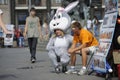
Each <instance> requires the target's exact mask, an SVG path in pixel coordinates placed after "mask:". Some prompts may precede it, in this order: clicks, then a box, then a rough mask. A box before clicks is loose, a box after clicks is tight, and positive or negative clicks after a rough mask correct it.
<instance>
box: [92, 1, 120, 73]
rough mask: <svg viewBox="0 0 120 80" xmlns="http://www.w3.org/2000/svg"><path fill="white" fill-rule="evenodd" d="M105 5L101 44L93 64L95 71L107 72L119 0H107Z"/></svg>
mask: <svg viewBox="0 0 120 80" xmlns="http://www.w3.org/2000/svg"><path fill="white" fill-rule="evenodd" d="M105 5H106V7H105V16H104V19H103V25H102V28H101V29H100V36H99V37H100V38H99V46H98V48H97V50H96V53H95V54H94V57H93V65H92V66H93V69H94V70H95V71H99V72H105V73H106V72H107V68H106V66H107V62H106V57H107V55H108V53H109V50H110V46H111V43H112V39H113V35H114V30H115V25H116V20H117V15H118V0H105Z"/></svg>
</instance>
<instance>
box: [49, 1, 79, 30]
mask: <svg viewBox="0 0 120 80" xmlns="http://www.w3.org/2000/svg"><path fill="white" fill-rule="evenodd" d="M78 2H79V1H75V2H73V3H71V4H69V5H68V6H67V7H66V8H62V7H60V8H58V9H57V11H56V13H55V15H54V17H53V19H52V20H51V21H50V24H49V25H50V30H51V31H52V32H53V31H54V30H55V29H60V30H62V31H66V30H67V29H68V28H69V26H70V24H71V18H70V16H69V15H68V12H69V11H70V10H71V9H72V8H74V7H75V6H76V5H77V4H78Z"/></svg>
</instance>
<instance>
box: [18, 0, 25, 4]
mask: <svg viewBox="0 0 120 80" xmlns="http://www.w3.org/2000/svg"><path fill="white" fill-rule="evenodd" d="M18 4H26V0H18Z"/></svg>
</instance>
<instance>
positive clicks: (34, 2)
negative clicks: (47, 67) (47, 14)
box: [31, 0, 41, 6]
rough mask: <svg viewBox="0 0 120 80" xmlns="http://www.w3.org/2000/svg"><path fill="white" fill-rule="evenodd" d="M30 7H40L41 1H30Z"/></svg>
mask: <svg viewBox="0 0 120 80" xmlns="http://www.w3.org/2000/svg"><path fill="white" fill-rule="evenodd" d="M31 3H32V5H34V6H41V0H31Z"/></svg>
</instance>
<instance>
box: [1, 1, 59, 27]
mask: <svg viewBox="0 0 120 80" xmlns="http://www.w3.org/2000/svg"><path fill="white" fill-rule="evenodd" d="M50 1H51V10H56V9H57V8H58V7H59V6H61V0H50ZM46 4H47V3H46V0H0V9H2V10H3V12H4V15H3V17H4V18H3V20H4V22H5V23H6V24H14V25H15V27H24V25H25V20H26V17H27V16H29V9H30V8H31V7H35V8H36V11H37V16H38V17H39V18H40V20H41V24H42V22H43V20H44V19H45V18H46V17H47V13H48V12H47V5H46Z"/></svg>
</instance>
